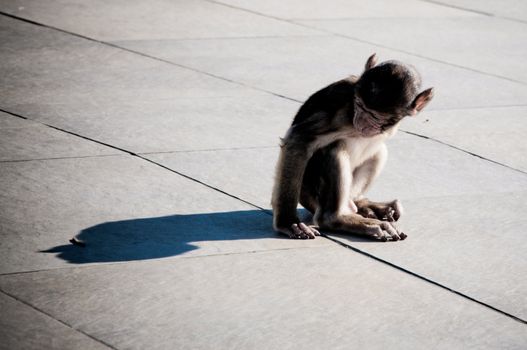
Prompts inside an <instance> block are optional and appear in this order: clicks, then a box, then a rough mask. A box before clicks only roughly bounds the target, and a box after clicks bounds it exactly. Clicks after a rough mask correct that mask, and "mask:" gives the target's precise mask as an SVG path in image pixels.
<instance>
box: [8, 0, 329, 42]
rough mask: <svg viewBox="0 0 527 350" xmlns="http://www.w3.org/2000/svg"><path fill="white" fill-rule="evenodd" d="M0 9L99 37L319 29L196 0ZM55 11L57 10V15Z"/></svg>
mask: <svg viewBox="0 0 527 350" xmlns="http://www.w3.org/2000/svg"><path fill="white" fill-rule="evenodd" d="M0 10H1V11H3V12H6V13H9V14H11V15H14V16H19V17H22V18H25V19H29V20H32V21H36V22H39V23H43V24H46V25H48V26H52V27H56V28H60V29H62V30H66V31H69V32H73V33H76V34H81V35H84V36H87V37H90V38H94V39H97V40H101V41H111V40H126V39H130V40H137V39H163V38H184V39H188V38H209V37H214V38H217V37H240V36H269V35H271V36H290V35H317V34H318V33H319V32H318V31H316V30H313V29H307V28H305V27H302V26H298V25H295V24H291V23H285V22H283V21H279V20H276V19H272V18H268V17H263V16H259V15H256V14H253V13H248V12H246V11H241V10H238V9H234V8H232V7H227V6H223V5H220V4H216V3H214V2H211V1H201V0H195V1H191V2H188V1H185V0H177V1H169V0H152V1H149V2H148V3H145V2H143V1H137V0H134V1H131V0H118V1H112V2H107V1H104V0H93V1H90V2H89V3H88V2H86V1H82V0H53V1H46V2H42V1H38V0H16V1H11V0H2V1H0ZM57 12H60V14H61V15H60V16H57Z"/></svg>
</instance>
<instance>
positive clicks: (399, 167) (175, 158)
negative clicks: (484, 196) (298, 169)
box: [146, 123, 527, 208]
mask: <svg viewBox="0 0 527 350" xmlns="http://www.w3.org/2000/svg"><path fill="white" fill-rule="evenodd" d="M408 124H409V123H408ZM399 134H401V133H399ZM399 134H398V135H397V136H396V137H395V138H394V139H393V140H390V141H389V142H388V149H389V153H390V156H389V158H388V162H387V164H386V168H385V169H384V171H383V172H382V174H381V176H380V177H379V179H378V180H376V182H375V184H374V186H373V188H372V189H371V191H370V193H369V195H370V196H371V197H372V198H373V199H375V200H388V199H395V198H399V199H413V198H423V197H425V198H429V197H441V196H451V195H470V194H472V195H473V194H479V193H487V192H512V191H518V190H522V189H525V188H527V176H526V175H524V174H521V173H518V172H515V171H513V170H510V169H506V168H503V167H501V166H498V165H495V164H492V163H489V162H488V161H485V160H482V159H479V158H477V157H474V156H471V155H468V154H466V153H463V152H460V151H457V150H454V149H451V148H448V147H445V146H443V145H440V144H438V143H436V142H433V141H429V140H423V139H420V138H418V137H414V136H412V137H408V136H409V135H406V137H405V136H404V134H401V135H400V136H399ZM278 152H279V150H278V147H276V148H264V149H246V150H222V151H210V152H197V153H187V152H181V153H158V154H148V155H146V157H148V158H149V159H152V160H155V161H156V162H159V163H161V164H163V165H166V166H168V167H170V168H172V169H175V170H177V171H180V172H182V173H183V174H186V175H189V176H192V177H194V178H196V179H199V180H201V181H203V182H205V183H208V184H211V185H212V186H215V187H218V188H220V189H222V190H224V191H227V192H229V193H232V194H234V195H236V196H239V197H241V198H243V199H246V200H248V201H250V202H252V203H254V204H257V205H259V206H262V207H265V208H268V207H269V206H270V201H271V190H272V183H273V178H274V167H275V163H276V159H277V157H278Z"/></svg>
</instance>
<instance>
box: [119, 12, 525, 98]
mask: <svg viewBox="0 0 527 350" xmlns="http://www.w3.org/2000/svg"><path fill="white" fill-rule="evenodd" d="M339 23H340V22H339ZM352 23H354V22H352ZM366 27H368V26H366ZM366 27H364V28H366ZM368 28H369V27H368ZM406 37H407V38H409V37H412V36H406ZM118 44H119V45H122V46H125V47H128V48H131V49H133V50H137V51H141V52H145V53H148V54H150V55H155V56H157V57H162V58H164V59H167V60H170V61H172V62H177V63H180V64H183V65H186V66H189V67H193V68H195V69H199V70H201V71H205V72H209V73H213V74H216V75H219V76H222V77H226V78H229V79H232V80H234V81H238V82H243V83H245V84H248V85H249V86H254V87H259V88H262V89H265V90H267V91H272V92H275V93H278V94H280V95H285V96H288V97H292V98H295V99H297V100H300V101H303V100H305V99H307V97H308V96H309V95H311V94H312V93H314V92H315V91H317V90H319V89H321V88H322V87H324V86H326V85H328V84H330V83H332V82H334V81H336V80H340V79H342V78H344V77H346V76H348V75H350V74H360V73H361V71H362V68H363V67H364V63H365V61H366V59H367V57H369V55H371V54H372V52H377V54H378V56H379V59H380V60H389V59H399V60H401V61H403V62H407V63H410V64H413V65H414V66H415V67H416V68H417V69H418V70H419V71H420V72H421V74H422V75H423V82H424V84H425V85H426V86H434V87H435V88H436V96H435V97H434V100H433V101H432V103H431V105H430V108H456V107H474V106H476V107H481V106H495V105H511V104H524V103H526V102H527V86H525V85H524V84H520V83H515V82H511V81H507V80H504V79H501V78H497V77H493V76H489V75H485V74H480V73H477V72H473V71H470V70H466V69H462V68H458V67H454V66H452V65H448V64H443V63H438V62H432V61H430V60H427V59H422V58H418V57H415V56H413V55H408V54H403V53H401V52H397V51H393V50H388V49H380V48H379V47H376V46H374V45H370V44H365V43H361V42H358V41H355V40H352V39H348V38H343V37H336V36H326V37H299V38H250V39H222V40H163V41H130V42H119V43H118ZM465 51H466V50H465ZM515 64H518V63H515Z"/></svg>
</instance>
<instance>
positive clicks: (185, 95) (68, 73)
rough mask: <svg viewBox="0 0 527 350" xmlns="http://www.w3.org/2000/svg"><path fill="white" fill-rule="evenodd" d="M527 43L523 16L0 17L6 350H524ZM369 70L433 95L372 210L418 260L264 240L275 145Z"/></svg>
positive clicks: (360, 243)
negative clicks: (369, 62) (411, 81)
mask: <svg viewBox="0 0 527 350" xmlns="http://www.w3.org/2000/svg"><path fill="white" fill-rule="evenodd" d="M526 21H527V6H526V5H524V4H522V3H520V2H517V1H513V0H507V1H504V2H503V5H502V6H496V4H495V3H493V2H490V1H477V2H476V1H465V0H462V1H449V0H439V1H424V0H401V1H397V2H388V1H381V0H375V1H367V2H366V1H358V0H357V1H355V0H352V1H350V0H347V1H343V0H332V1H329V2H328V1H319V0H312V1H297V0H291V1H278V0H270V1H265V2H252V1H247V0H219V1H212V0H194V1H168V0H154V1H149V2H140V1H125V0H116V1H111V2H108V1H102V0H92V1H80V0H54V1H46V2H42V1H37V0H32V1H30V0H14V1H13V0H9V1H4V0H0V185H1V191H0V237H1V241H0V310H1V312H0V349H43V348H45V349H91V348H94V349H99V348H100V349H104V348H112V349H212V348H214V349H232V348H237V349H270V348H279V349H305V348H314V349H318V348H320V349H355V348H360V349H362V348H365V349H385V348H388V347H389V348H395V349H413V348H415V349H422V348H434V349H471V348H474V349H498V348H499V349H523V348H525V346H526V344H527V293H526V292H525V291H526V290H527V279H526V278H525V276H526V275H527V258H526V257H525V256H526V255H525V252H526V251H527V243H526V242H527V240H526V239H525V238H526V236H527V231H526V229H525V227H527V219H526V218H525V216H524V212H525V211H526V210H527V204H526V203H527V201H526V200H525V199H526V198H527V157H525V152H526V151H527V142H526V141H525V135H527V122H526V121H525V117H526V114H527V70H526V67H525V63H524V62H526V61H527V45H526V44H527V34H526V33H527V31H526V29H527V23H526ZM372 52H377V54H378V56H379V58H380V59H381V60H386V59H399V60H403V61H405V62H408V63H410V64H413V65H414V66H415V67H416V68H417V69H418V70H419V71H420V72H421V73H422V75H423V80H424V85H425V86H424V87H428V86H434V87H435V88H436V96H435V98H434V100H433V101H432V103H431V105H430V106H429V107H428V109H427V110H426V111H425V112H423V113H422V114H420V115H419V116H418V117H417V118H408V119H407V120H405V121H404V122H403V124H402V127H401V130H400V131H399V133H398V134H397V135H396V136H395V137H394V138H393V139H392V140H390V141H389V143H388V148H389V152H390V157H389V160H388V163H387V165H386V168H385V170H384V172H383V174H382V175H381V177H380V178H379V180H378V181H377V182H376V183H375V185H374V187H373V189H372V190H371V193H370V197H371V198H373V199H377V200H388V199H394V198H399V199H401V200H402V202H403V205H404V206H405V209H406V212H405V216H404V217H403V218H402V222H401V226H402V228H403V230H404V232H405V233H407V234H408V235H409V238H408V239H407V240H405V241H401V242H389V243H382V242H373V241H368V240H364V239H362V238H360V237H357V236H343V235H337V234H330V235H327V236H326V237H319V238H317V239H315V240H309V241H298V240H289V239H285V238H283V237H280V236H278V235H276V234H275V233H274V232H273V231H272V227H271V216H270V211H269V209H270V208H269V201H270V192H271V187H272V180H273V170H274V163H275V161H276V157H277V154H278V137H280V136H282V135H283V133H284V132H285V130H286V129H287V127H288V125H289V124H290V122H291V119H292V117H293V115H294V113H295V112H296V110H297V109H298V107H299V106H300V104H301V102H302V101H303V100H305V99H306V98H307V97H308V96H309V95H310V94H311V93H313V92H314V91H316V90H318V89H319V88H321V87H323V86H325V85H327V84H329V83H331V82H333V81H335V80H338V79H341V78H343V77H345V76H347V75H349V74H353V73H355V74H356V73H360V70H361V69H362V67H363V64H364V62H365V60H366V58H367V57H368V56H369V55H370V54H371V53H372ZM73 236H76V237H78V238H79V239H80V240H82V241H83V242H85V243H86V247H84V248H83V247H79V246H75V245H72V244H71V243H69V239H70V238H72V237H73Z"/></svg>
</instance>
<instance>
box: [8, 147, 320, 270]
mask: <svg viewBox="0 0 527 350" xmlns="http://www.w3.org/2000/svg"><path fill="white" fill-rule="evenodd" d="M0 179H1V180H2V187H3V190H2V192H1V193H0V209H1V210H0V228H1V232H2V237H3V239H2V244H1V245H0V256H1V260H0V272H1V273H6V272H20V271H27V270H40V269H46V268H55V267H63V266H64V265H65V264H68V263H74V264H83V263H97V262H112V261H130V260H144V259H155V258H166V257H173V256H181V255H208V254H222V253H233V252H240V251H254V250H256V251H257V250H266V249H283V248H287V247H291V246H298V245H300V246H313V245H323V244H325V243H324V242H323V241H304V242H295V241H291V240H288V239H283V238H282V237H280V236H278V235H277V234H275V233H274V232H273V231H272V227H271V217H270V216H269V215H267V214H265V213H263V212H261V211H258V210H254V209H255V208H252V207H251V206H248V205H246V204H244V203H242V202H240V201H236V200H234V199H232V198H230V197H228V196H225V195H223V194H220V193H218V192H216V191H213V190H211V189H208V188H206V187H204V186H202V185H199V184H196V183H195V182H192V181H190V180H187V179H184V178H183V177H181V176H179V175H177V174H174V173H171V172H169V171H167V170H165V169H162V168H160V167H158V166H155V165H153V164H151V163H148V162H146V161H143V160H139V159H138V158H134V157H130V156H110V157H102V158H82V159H62V160H51V161H31V162H19V163H4V164H2V166H1V167H0ZM73 236H77V237H78V238H79V239H81V240H82V241H84V242H85V243H86V245H87V246H86V248H82V247H77V246H74V245H72V244H70V243H69V242H68V241H69V239H70V238H72V237H73Z"/></svg>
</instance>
